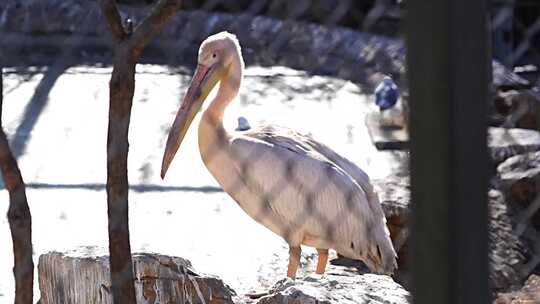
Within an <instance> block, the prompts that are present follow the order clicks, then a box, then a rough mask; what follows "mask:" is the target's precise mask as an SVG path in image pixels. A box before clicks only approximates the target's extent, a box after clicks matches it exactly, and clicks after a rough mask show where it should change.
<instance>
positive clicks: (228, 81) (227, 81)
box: [199, 55, 243, 160]
mask: <svg viewBox="0 0 540 304" xmlns="http://www.w3.org/2000/svg"><path fill="white" fill-rule="evenodd" d="M241 60H242V59H241V58H240V56H239V55H238V56H237V58H234V59H233V61H232V63H231V64H230V65H229V67H228V69H227V72H226V73H225V75H224V76H223V77H222V79H221V81H220V84H219V90H218V92H217V94H216V97H215V98H214V100H212V102H211V103H210V105H209V106H208V108H207V109H206V111H204V113H203V116H202V119H201V122H200V124H199V150H200V152H201V155H202V156H203V160H204V159H205V156H206V155H205V154H206V152H205V151H207V150H208V149H209V147H210V148H212V147H215V146H218V145H217V144H218V143H219V144H223V143H226V142H227V141H228V139H229V138H230V135H229V133H228V132H227V131H226V130H225V128H224V126H223V115H224V113H225V109H226V108H227V106H228V105H229V103H230V102H231V101H232V100H233V99H234V98H235V97H236V95H238V91H239V90H240V85H241V82H242V72H243V64H242V61H241ZM219 146H220V148H221V149H223V148H224V146H223V145H219Z"/></svg>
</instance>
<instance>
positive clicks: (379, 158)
mask: <svg viewBox="0 0 540 304" xmlns="http://www.w3.org/2000/svg"><path fill="white" fill-rule="evenodd" d="M110 71H111V69H110V68H96V67H85V66H78V67H74V68H71V69H69V70H68V71H67V72H66V73H63V74H62V75H61V76H60V77H59V78H58V79H57V80H56V82H55V84H54V86H53V87H52V90H51V91H50V93H49V100H48V101H47V103H46V105H45V107H44V108H43V111H42V112H41V113H40V114H39V115H37V114H35V115H34V114H30V115H28V117H26V126H31V127H30V128H29V130H30V133H29V137H28V140H27V141H24V138H23V137H24V136H19V137H18V139H16V140H19V145H20V144H21V143H22V145H23V146H25V151H24V152H23V153H22V154H21V155H20V157H19V165H20V167H21V170H22V172H23V177H24V179H25V181H26V182H27V183H28V189H27V193H28V201H29V203H30V209H31V212H32V220H33V236H32V237H33V244H34V261H35V263H36V266H37V261H38V257H39V255H40V254H42V253H44V252H47V251H51V250H57V251H58V250H60V251H61V250H69V249H72V248H75V247H77V246H82V245H85V246H88V245H95V246H107V210H106V194H105V190H104V188H105V184H104V183H105V180H106V161H105V160H106V155H105V153H106V149H105V145H106V134H107V117H108V114H107V111H108V80H109V73H110ZM175 71H176V70H173V69H171V68H167V67H163V66H155V65H139V66H138V73H137V78H136V79H137V84H136V92H135V98H134V105H133V115H132V119H131V128H130V154H129V179H130V183H131V185H132V191H131V192H130V230H131V244H132V250H133V251H153V252H159V253H162V254H169V255H175V256H181V257H184V258H187V259H189V260H191V261H192V263H193V264H194V267H195V268H196V269H197V270H199V271H202V272H207V273H212V274H215V275H218V276H220V277H221V278H222V279H223V280H224V281H225V282H226V283H227V284H229V285H230V286H231V287H233V288H234V289H235V290H236V291H237V292H239V293H245V292H248V291H250V290H255V289H259V288H263V287H266V286H268V285H270V284H272V283H273V282H274V281H276V280H277V279H278V278H281V277H283V276H284V275H285V271H286V261H287V256H288V250H287V246H286V244H285V242H284V241H283V240H282V239H281V238H280V237H278V236H276V235H274V234H273V233H271V232H270V231H268V230H266V228H264V227H262V226H260V225H259V224H257V223H256V222H255V221H253V220H252V219H251V218H250V217H248V216H247V215H246V214H245V213H244V212H243V211H242V210H241V209H240V208H239V207H238V206H237V205H236V203H234V202H233V201H232V199H230V198H229V197H228V196H227V195H226V194H224V193H223V192H216V191H214V190H212V189H214V188H216V187H218V185H217V183H216V182H215V181H214V180H213V178H212V177H211V176H210V174H209V173H208V172H207V170H206V168H205V167H204V166H203V164H202V162H201V160H200V157H199V155H198V151H197V144H196V132H195V131H196V129H195V128H192V129H191V131H190V132H189V133H188V135H187V138H186V140H185V141H184V143H183V144H182V147H181V149H180V152H179V153H178V155H177V157H176V159H175V161H174V162H173V165H172V167H171V169H170V170H169V173H168V176H167V179H166V180H165V181H162V180H161V179H160V178H159V169H160V164H161V157H162V153H163V147H164V143H165V140H166V134H167V133H166V132H167V130H168V128H169V126H170V124H171V122H172V120H173V118H174V114H175V112H176V110H177V107H178V104H179V102H180V99H181V97H182V94H183V93H184V91H185V90H186V86H187V85H188V83H189V79H190V75H189V71H187V72H182V73H177V72H175ZM8 72H9V70H8ZM246 74H247V76H246V80H245V82H244V86H243V92H242V95H241V96H240V98H239V100H238V101H237V102H236V103H234V104H233V105H231V107H230V110H229V111H228V113H227V121H228V123H229V125H231V126H233V127H234V126H235V124H236V118H237V117H238V116H239V115H243V116H245V117H247V118H248V119H249V121H250V123H251V124H252V125H255V124H256V123H257V121H259V120H261V119H264V120H267V121H269V122H273V123H279V124H282V125H285V126H289V127H291V128H295V129H298V130H301V131H304V132H311V133H312V134H313V135H314V136H315V138H317V139H319V140H320V141H322V142H324V143H326V144H328V145H329V146H331V147H333V148H334V149H335V150H336V151H338V152H339V153H341V154H343V155H345V156H347V157H349V158H350V159H352V160H353V161H354V162H356V163H357V164H358V165H360V166H361V167H363V168H364V169H365V170H366V171H367V172H368V174H370V175H371V176H372V178H383V177H384V176H386V175H388V174H390V173H391V172H392V171H393V170H394V169H395V168H394V167H393V165H391V163H392V162H389V161H388V159H389V158H391V157H392V156H391V155H389V154H388V153H377V151H376V149H375V148H374V147H373V146H372V144H371V141H370V139H369V136H368V133H367V130H366V128H365V125H364V116H365V114H366V113H367V111H369V110H370V105H368V104H371V103H372V100H371V99H370V98H371V97H370V96H369V95H362V93H361V92H360V90H359V88H358V87H357V86H356V85H354V84H352V83H350V82H347V81H343V80H339V79H335V78H330V77H320V76H312V77H309V76H306V75H305V74H304V73H302V72H299V71H294V70H291V69H287V68H279V67H274V68H259V67H251V68H248V69H247V73H246ZM42 77H43V74H42V73H38V74H36V75H35V76H33V77H30V78H28V77H27V78H24V77H22V76H21V75H20V74H16V73H7V75H5V79H4V81H5V99H4V114H3V115H4V116H3V119H4V125H5V126H6V129H7V132H8V135H9V136H13V135H14V134H15V132H16V131H17V129H18V128H19V127H20V125H21V122H23V121H25V115H24V113H25V108H26V107H27V106H28V103H29V100H31V98H32V95H33V94H34V89H35V87H36V86H37V85H38V83H39V82H40V80H41V78H42ZM32 115H34V116H32ZM32 117H33V118H34V119H36V118H37V120H35V121H33V120H30V123H29V122H28V119H29V118H32ZM197 119H198V118H196V121H195V123H197ZM20 134H22V135H24V132H20ZM21 138H22V139H21ZM208 187H211V188H208ZM208 189H210V190H212V191H208ZM205 190H206V192H205ZM0 201H1V202H3V203H2V204H0V214H5V213H6V212H7V205H8V196H7V192H6V191H5V190H3V191H0ZM313 259H314V249H311V248H307V249H305V251H304V256H303V265H304V268H303V269H302V271H307V272H309V273H312V272H313V271H314V269H313V266H312V265H309V267H308V265H306V264H310V262H311V261H312V260H313ZM12 261H13V257H12V247H11V237H10V232H9V226H8V223H7V219H6V217H5V216H2V217H0V303H13V292H14V282H13V277H12V272H11V267H12ZM36 278H37V271H36ZM35 294H36V295H35V300H36V301H37V300H38V299H39V296H38V288H37V279H36V291H35Z"/></svg>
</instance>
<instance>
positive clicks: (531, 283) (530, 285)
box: [495, 274, 540, 304]
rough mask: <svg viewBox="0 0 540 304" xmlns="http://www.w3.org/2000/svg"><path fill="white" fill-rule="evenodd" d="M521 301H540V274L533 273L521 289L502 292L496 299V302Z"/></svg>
mask: <svg viewBox="0 0 540 304" xmlns="http://www.w3.org/2000/svg"><path fill="white" fill-rule="evenodd" d="M521 303H523V304H525V303H531V304H533V303H540V276H538V275H534V274H533V275H531V276H530V277H529V278H528V279H527V281H526V282H525V284H524V286H523V287H522V288H521V289H520V290H519V291H515V292H509V293H501V294H499V296H498V297H497V300H495V304H521Z"/></svg>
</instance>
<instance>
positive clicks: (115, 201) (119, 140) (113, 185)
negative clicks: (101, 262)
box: [99, 0, 181, 304]
mask: <svg viewBox="0 0 540 304" xmlns="http://www.w3.org/2000/svg"><path fill="white" fill-rule="evenodd" d="M180 2H181V1H180V0H160V1H159V2H158V3H157V4H156V6H155V7H154V9H153V10H152V12H151V13H150V14H149V15H148V16H147V17H146V18H145V19H144V20H143V21H142V22H141V23H140V24H139V25H138V26H137V28H136V29H135V31H134V32H133V30H132V28H131V22H128V24H129V25H128V28H127V29H124V26H123V23H122V20H121V19H120V13H119V11H118V8H117V6H116V3H115V1H114V0H99V4H100V7H101V10H102V12H103V14H104V16H105V18H106V20H107V22H108V25H109V29H110V31H111V33H112V36H113V41H114V46H113V48H114V58H113V65H114V66H113V72H112V75H111V80H110V82H109V88H110V92H109V98H110V100H109V128H108V134H107V208H108V221H109V253H110V270H111V288H112V293H113V299H114V303H116V304H119V303H136V302H135V289H134V286H133V266H132V260H131V248H130V242H129V221H128V191H129V183H128V175H127V157H128V149H129V143H128V131H129V121H130V117H131V106H132V103H133V94H134V91H135V66H136V64H137V60H138V58H139V57H140V54H141V53H142V50H143V49H144V47H145V46H146V45H147V44H148V43H149V42H150V40H151V39H152V37H153V36H154V35H155V34H156V33H157V32H158V31H159V30H160V29H161V27H162V26H163V25H164V24H165V22H166V21H167V20H168V19H169V18H170V17H172V16H173V15H174V14H175V13H176V12H177V10H178V9H179V8H180Z"/></svg>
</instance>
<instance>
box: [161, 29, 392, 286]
mask: <svg viewBox="0 0 540 304" xmlns="http://www.w3.org/2000/svg"><path fill="white" fill-rule="evenodd" d="M243 67H244V63H243V60H242V57H241V52H240V47H239V44H238V42H237V40H236V37H235V36H234V35H232V34H229V33H219V34H217V35H214V36H211V37H209V38H208V39H207V40H205V41H204V42H203V44H202V45H201V49H200V51H199V66H198V68H197V71H196V73H195V75H194V77H193V81H192V84H191V86H190V89H189V90H188V92H187V94H186V98H185V99H184V103H183V105H182V107H181V108H180V110H179V112H178V114H177V117H176V119H175V122H174V125H173V127H172V129H171V132H170V133H169V138H168V141H167V148H166V150H165V155H164V158H163V166H162V176H164V175H165V173H166V171H167V169H168V167H169V165H170V162H171V161H172V158H173V157H174V154H175V153H176V150H177V149H178V147H179V145H180V142H181V141H182V138H183V136H184V135H185V132H186V131H187V128H188V127H189V124H190V122H191V120H192V119H193V116H194V115H195V113H196V111H195V112H194V110H193V109H198V108H199V107H200V104H202V102H203V101H204V99H205V98H206V96H207V95H208V92H209V90H210V89H211V88H212V87H213V86H214V85H215V84H216V83H217V82H220V87H219V91H218V93H217V95H216V97H215V99H214V100H213V101H212V103H211V104H210V105H209V107H208V109H207V110H206V111H205V112H204V114H203V117H202V119H201V123H200V125H199V149H200V151H201V156H202V159H203V161H204V163H205V165H206V167H207V168H208V169H209V171H210V172H211V173H212V175H213V176H214V177H215V179H216V180H217V181H218V183H219V184H220V185H221V186H222V188H223V189H224V191H226V192H227V193H228V194H229V195H231V197H232V198H233V199H234V200H235V201H236V202H237V203H238V204H239V205H240V206H241V207H242V209H243V210H244V211H245V212H246V213H247V214H248V215H249V216H251V217H252V218H253V219H255V220H256V221H258V222H259V223H261V224H262V225H264V226H265V227H267V228H269V229H270V230H272V231H273V232H275V233H276V234H278V235H280V236H282V237H283V238H284V239H285V240H286V241H287V243H288V244H289V246H290V248H291V252H290V261H289V269H288V275H289V276H290V277H294V276H295V274H296V269H297V266H298V262H299V256H300V245H307V246H312V247H315V248H317V250H318V252H319V262H318V265H317V273H323V272H324V268H325V266H326V262H327V252H328V249H330V248H333V249H335V250H336V251H337V252H338V253H340V254H342V255H344V256H347V257H350V258H354V259H360V260H362V261H364V262H365V263H366V265H367V266H368V267H369V268H370V269H371V270H372V271H374V272H377V273H385V274H390V273H392V272H393V271H394V269H395V267H396V254H395V251H394V248H393V246H392V243H391V240H390V237H389V232H388V229H387V227H386V219H385V217H384V214H383V211H382V208H381V205H380V203H379V200H378V197H377V194H376V193H375V191H374V190H373V187H372V185H371V183H370V180H369V177H368V175H367V174H366V173H365V172H364V171H362V170H361V169H360V168H358V167H357V166H356V165H354V164H353V163H352V162H350V161H349V160H347V159H345V158H344V157H341V156H340V155H338V154H337V153H336V152H334V151H333V150H331V149H330V148H328V147H327V146H325V145H323V144H321V143H319V142H317V141H315V140H314V139H312V138H311V137H309V136H306V135H302V134H299V133H297V132H294V131H292V130H289V129H286V128H282V127H278V126H273V125H267V126H261V127H253V128H251V129H250V130H247V131H243V132H232V133H230V132H228V131H227V130H225V128H224V127H223V122H222V118H223V112H224V111H225V108H226V107H227V105H228V104H229V103H230V102H231V101H232V100H233V99H234V98H235V97H236V95H237V94H238V90H239V88H240V85H241V80H242V72H243Z"/></svg>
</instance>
